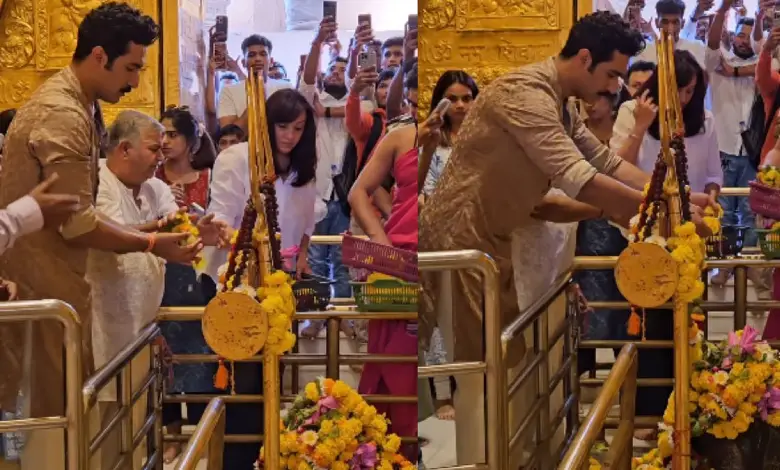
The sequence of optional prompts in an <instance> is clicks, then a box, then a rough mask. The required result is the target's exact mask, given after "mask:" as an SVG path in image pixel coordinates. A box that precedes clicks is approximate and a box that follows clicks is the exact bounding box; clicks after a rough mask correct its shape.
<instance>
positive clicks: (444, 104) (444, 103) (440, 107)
mask: <svg viewBox="0 0 780 470" xmlns="http://www.w3.org/2000/svg"><path fill="white" fill-rule="evenodd" d="M450 106H452V101H450V100H449V98H442V99H441V101H439V104H437V105H436V108H435V109H434V110H433V112H434V113H437V114H438V115H439V116H444V115H445V114H447V111H449V109H450Z"/></svg>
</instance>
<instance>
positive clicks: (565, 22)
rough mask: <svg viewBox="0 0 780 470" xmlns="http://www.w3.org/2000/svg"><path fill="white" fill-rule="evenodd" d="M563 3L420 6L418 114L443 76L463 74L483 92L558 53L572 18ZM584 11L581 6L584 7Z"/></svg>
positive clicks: (430, 0) (437, 1)
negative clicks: (516, 71)
mask: <svg viewBox="0 0 780 470" xmlns="http://www.w3.org/2000/svg"><path fill="white" fill-rule="evenodd" d="M586 4H588V1H587V0H584V1H583V0H581V1H580V2H579V5H578V7H579V9H580V11H578V12H575V11H574V7H573V5H572V2H570V1H568V0H420V7H419V9H420V43H419V62H420V65H419V76H420V98H419V101H420V109H421V111H422V112H423V114H427V113H426V112H425V111H427V110H428V109H429V107H430V101H431V92H432V91H433V87H434V86H435V84H436V81H437V80H438V79H439V76H441V74H442V73H444V72H445V71H447V70H453V69H463V70H465V71H466V72H468V73H469V74H470V75H471V76H472V77H474V79H475V80H476V81H477V84H478V85H479V86H480V87H484V86H485V85H487V84H488V83H490V81H492V80H493V79H495V78H496V77H498V76H500V75H502V74H504V73H506V72H507V71H509V70H511V69H512V68H515V67H519V66H521V65H525V64H529V63H533V62H538V61H540V60H544V59H545V58H548V57H551V56H553V55H555V54H557V53H558V51H559V50H560V48H561V45H562V44H563V41H565V39H566V36H567V34H568V30H569V28H570V27H571V24H572V22H573V19H574V17H575V15H581V14H583V13H585V12H587V11H588V10H589V9H590V5H586ZM583 5H586V6H583Z"/></svg>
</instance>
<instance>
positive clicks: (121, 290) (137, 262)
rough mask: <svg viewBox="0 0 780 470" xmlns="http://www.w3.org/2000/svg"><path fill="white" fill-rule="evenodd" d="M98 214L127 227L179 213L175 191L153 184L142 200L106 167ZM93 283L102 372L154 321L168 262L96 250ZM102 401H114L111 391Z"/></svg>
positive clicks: (90, 273)
mask: <svg viewBox="0 0 780 470" xmlns="http://www.w3.org/2000/svg"><path fill="white" fill-rule="evenodd" d="M95 206H96V207H97V209H98V210H99V211H100V212H101V213H102V214H104V215H105V216H107V217H109V218H111V219H112V220H114V221H115V222H117V223H120V224H123V225H140V224H144V223H148V222H151V221H154V220H157V219H159V218H160V217H163V216H166V215H169V214H171V213H173V212H176V211H177V210H178V207H177V205H176V201H175V199H174V197H173V194H172V193H171V190H170V188H169V187H168V185H166V184H165V183H164V182H163V181H161V180H159V179H157V178H152V179H150V180H148V181H147V182H145V183H144V184H143V185H142V186H141V190H140V192H139V194H138V197H137V198H135V197H133V192H132V190H131V189H130V188H128V187H127V186H125V185H124V184H123V183H122V182H121V181H119V179H118V178H117V177H116V176H115V175H114V174H113V173H112V172H111V170H109V169H108V167H106V166H105V162H104V161H101V167H100V185H99V190H98V196H97V203H96V204H95ZM87 280H88V281H89V283H90V284H91V286H92V310H93V323H92V341H93V345H94V357H95V367H96V368H98V367H101V366H102V365H103V364H105V363H106V362H108V361H109V360H110V359H111V358H112V357H113V356H115V355H116V354H117V353H118V352H119V351H120V350H121V349H122V348H123V347H125V346H126V345H127V344H129V343H130V342H131V341H133V340H134V339H135V338H136V336H137V335H138V333H139V332H140V330H141V329H142V328H143V327H145V326H146V325H148V324H149V323H151V322H152V321H154V319H155V317H156V315H157V310H158V309H159V308H160V302H161V301H162V296H163V291H164V289H165V261H164V260H162V259H161V258H158V257H157V256H155V255H153V254H151V253H127V254H123V255H118V254H116V253H109V252H106V251H99V250H90V252H89V257H88V260H87ZM104 391H105V392H107V393H104V394H101V399H104V400H111V399H112V398H111V397H110V396H113V394H114V390H113V387H111V386H109V387H107V388H106V390H104Z"/></svg>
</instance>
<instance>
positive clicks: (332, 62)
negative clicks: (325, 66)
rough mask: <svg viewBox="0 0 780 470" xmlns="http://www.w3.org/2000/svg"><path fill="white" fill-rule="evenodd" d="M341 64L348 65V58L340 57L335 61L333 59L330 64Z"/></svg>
mask: <svg viewBox="0 0 780 470" xmlns="http://www.w3.org/2000/svg"><path fill="white" fill-rule="evenodd" d="M339 62H341V63H342V64H346V63H348V60H347V58H346V57H341V56H338V57H336V58H335V59H333V60H332V61H331V62H330V63H331V65H333V64H336V63H339Z"/></svg>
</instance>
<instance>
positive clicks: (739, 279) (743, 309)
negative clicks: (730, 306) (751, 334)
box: [734, 266, 748, 331]
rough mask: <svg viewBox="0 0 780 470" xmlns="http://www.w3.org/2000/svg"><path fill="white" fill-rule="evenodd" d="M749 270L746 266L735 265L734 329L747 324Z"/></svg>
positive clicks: (739, 328) (741, 327)
mask: <svg viewBox="0 0 780 470" xmlns="http://www.w3.org/2000/svg"><path fill="white" fill-rule="evenodd" d="M747 272H748V268H747V267H746V266H736V267H734V331H737V330H741V329H743V328H745V325H747V280H748V279H747Z"/></svg>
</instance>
